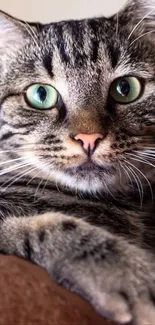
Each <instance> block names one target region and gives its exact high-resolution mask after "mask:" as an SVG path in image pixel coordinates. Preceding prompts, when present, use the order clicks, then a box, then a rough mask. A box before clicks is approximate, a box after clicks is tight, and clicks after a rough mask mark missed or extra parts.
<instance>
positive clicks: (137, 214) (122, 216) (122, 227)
mask: <svg viewBox="0 0 155 325" xmlns="http://www.w3.org/2000/svg"><path fill="white" fill-rule="evenodd" d="M21 185H22V184H21V183H20V184H16V186H13V187H11V188H8V190H7V191H5V190H4V191H3V190H2V191H1V195H0V214H1V218H2V219H3V218H5V217H7V216H18V217H21V216H25V217H26V216H27V217H28V216H30V215H31V216H32V215H34V217H35V215H38V214H42V213H45V212H52V211H58V212H60V213H64V214H65V215H66V218H67V215H71V216H74V217H75V218H83V219H84V220H85V221H87V222H88V223H91V224H93V225H95V226H98V227H102V228H104V229H107V230H110V232H112V233H117V234H118V235H122V234H123V235H124V236H127V237H128V238H130V239H132V240H135V241H136V242H137V243H138V242H139V243H141V242H142V241H143V242H145V243H147V244H149V245H151V246H152V247H154V243H153V238H154V235H153V232H154V225H155V221H154V220H155V218H154V212H153V211H154V202H153V201H152V202H150V200H148V201H147V200H146V201H144V203H143V206H142V207H140V205H139V202H138V197H137V201H136V199H135V201H134V200H133V199H130V197H127V196H126V197H125V196H124V195H122V197H121V196H120V198H119V199H117V200H114V199H113V200H112V199H111V198H108V197H107V198H106V197H105V196H100V197H98V198H95V197H94V198H93V197H92V198H91V197H90V196H87V197H86V196H85V197H84V196H78V195H76V194H75V193H73V192H71V191H67V190H64V189H60V188H57V187H55V186H54V185H52V183H51V184H48V185H47V184H46V187H45V184H44V183H42V184H40V187H38V186H37V185H36V183H35V182H34V183H33V181H32V184H31V186H26V185H25V184H23V186H21Z"/></svg>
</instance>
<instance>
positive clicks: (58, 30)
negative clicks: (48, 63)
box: [53, 24, 70, 63]
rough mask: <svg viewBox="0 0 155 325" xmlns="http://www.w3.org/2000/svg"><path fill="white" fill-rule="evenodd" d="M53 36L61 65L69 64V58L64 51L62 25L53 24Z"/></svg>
mask: <svg viewBox="0 0 155 325" xmlns="http://www.w3.org/2000/svg"><path fill="white" fill-rule="evenodd" d="M53 35H54V37H55V41H56V46H57V48H58V50H59V53H60V57H61V61H62V62H63V63H69V62H70V58H69V55H68V53H67V51H66V46H65V40H64V38H63V25H62V24H54V25H53Z"/></svg>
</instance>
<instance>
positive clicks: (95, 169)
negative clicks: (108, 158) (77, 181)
mask: <svg viewBox="0 0 155 325" xmlns="http://www.w3.org/2000/svg"><path fill="white" fill-rule="evenodd" d="M66 172H67V173H70V174H72V175H73V174H78V175H80V174H82V175H85V176H87V175H88V174H93V173H95V174H96V173H98V174H99V175H100V174H101V173H102V174H103V173H105V174H114V173H115V167H114V165H113V164H111V163H103V164H102V165H101V164H100V165H99V164H97V163H96V162H93V161H92V160H90V159H89V160H88V161H86V162H84V163H82V164H80V165H79V166H76V167H68V168H67V169H66Z"/></svg>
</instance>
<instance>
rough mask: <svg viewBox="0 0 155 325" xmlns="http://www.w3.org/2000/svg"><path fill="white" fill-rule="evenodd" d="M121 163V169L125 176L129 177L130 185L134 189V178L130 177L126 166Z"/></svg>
mask: <svg viewBox="0 0 155 325" xmlns="http://www.w3.org/2000/svg"><path fill="white" fill-rule="evenodd" d="M119 163H120V166H121V168H122V169H123V170H124V171H125V174H126V175H127V179H129V181H130V183H131V184H132V187H133V181H132V178H131V177H130V174H129V173H128V171H127V170H126V169H125V167H126V165H125V164H124V165H123V163H121V162H119Z"/></svg>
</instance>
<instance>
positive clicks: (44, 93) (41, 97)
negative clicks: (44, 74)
mask: <svg viewBox="0 0 155 325" xmlns="http://www.w3.org/2000/svg"><path fill="white" fill-rule="evenodd" d="M37 96H38V99H39V101H40V102H44V101H45V99H46V97H47V91H46V89H45V88H44V87H42V86H40V87H38V89H37Z"/></svg>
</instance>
